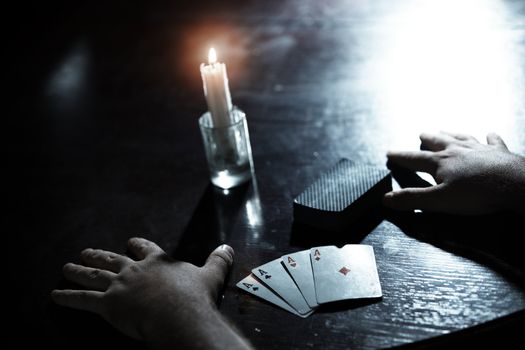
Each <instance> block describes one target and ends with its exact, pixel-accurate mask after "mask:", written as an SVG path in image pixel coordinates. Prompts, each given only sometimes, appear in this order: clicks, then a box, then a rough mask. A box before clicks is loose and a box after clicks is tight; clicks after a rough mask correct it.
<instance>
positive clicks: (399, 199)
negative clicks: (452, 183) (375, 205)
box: [383, 184, 446, 211]
mask: <svg viewBox="0 0 525 350" xmlns="http://www.w3.org/2000/svg"><path fill="white" fill-rule="evenodd" d="M443 186H444V185H442V184H438V185H435V186H430V187H421V188H420V187H417V188H415V187H410V188H403V189H401V190H397V191H392V192H388V193H386V194H385V195H384V197H383V204H384V205H385V206H387V207H389V208H392V209H396V210H414V209H421V210H429V211H444V210H446V203H444V201H443V200H442V192H443Z"/></svg>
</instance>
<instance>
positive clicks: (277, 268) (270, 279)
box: [252, 258, 312, 315]
mask: <svg viewBox="0 0 525 350" xmlns="http://www.w3.org/2000/svg"><path fill="white" fill-rule="evenodd" d="M252 274H254V275H255V277H257V278H258V279H259V280H260V281H261V282H262V283H264V284H265V285H266V286H267V287H269V288H270V289H271V290H272V291H273V292H274V293H275V294H277V295H279V296H280V297H281V298H282V299H284V300H285V301H286V302H287V303H288V304H290V305H291V306H292V307H293V308H294V309H295V310H296V311H297V312H298V313H300V314H301V315H305V314H307V313H309V312H310V311H312V308H311V307H310V306H308V304H307V303H306V300H305V299H304V297H303V295H302V294H301V292H300V291H299V288H297V285H296V284H295V282H294V280H293V279H292V277H291V276H290V275H289V274H288V272H286V269H285V267H284V266H283V265H282V264H281V258H279V259H275V260H273V261H270V262H269V263H266V264H264V265H261V266H259V267H256V268H254V269H253V270H252Z"/></svg>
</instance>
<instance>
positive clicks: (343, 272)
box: [339, 266, 350, 276]
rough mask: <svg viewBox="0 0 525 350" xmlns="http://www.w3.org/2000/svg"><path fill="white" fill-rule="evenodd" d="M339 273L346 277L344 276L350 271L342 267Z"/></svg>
mask: <svg viewBox="0 0 525 350" xmlns="http://www.w3.org/2000/svg"><path fill="white" fill-rule="evenodd" d="M339 272H341V273H342V274H343V275H345V276H346V274H347V273H349V272H350V269H347V268H346V267H344V266H343V267H342V268H341V270H339Z"/></svg>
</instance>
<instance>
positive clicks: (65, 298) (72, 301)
mask: <svg viewBox="0 0 525 350" xmlns="http://www.w3.org/2000/svg"><path fill="white" fill-rule="evenodd" d="M103 296H104V292H98V291H92V290H72V289H63V290H58V289H55V290H53V291H52V292H51V298H52V299H53V301H54V302H55V303H57V304H58V305H62V306H66V307H70V308H73V309H77V310H85V311H91V312H94V313H97V314H99V315H102V314H103V312H104V308H103V302H102V298H103Z"/></svg>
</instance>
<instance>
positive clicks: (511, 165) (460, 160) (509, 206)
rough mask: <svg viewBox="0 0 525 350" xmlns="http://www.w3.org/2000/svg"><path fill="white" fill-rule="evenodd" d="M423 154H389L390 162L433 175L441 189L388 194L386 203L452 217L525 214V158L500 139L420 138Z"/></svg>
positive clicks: (391, 205)
mask: <svg viewBox="0 0 525 350" xmlns="http://www.w3.org/2000/svg"><path fill="white" fill-rule="evenodd" d="M420 139H421V151H416V152H389V153H388V154H387V157H388V163H389V164H394V165H397V166H401V167H404V168H407V169H409V170H412V171H422V172H426V173H429V174H431V175H432V176H433V177H434V179H435V181H436V183H437V185H435V186H430V187H424V188H404V189H401V190H397V191H392V192H389V193H386V194H385V196H384V198H383V203H384V204H385V205H386V206H387V207H390V208H393V209H399V210H414V209H422V210H428V211H433V212H444V213H453V214H487V213H491V212H496V211H502V210H514V211H518V212H521V213H524V212H525V208H524V203H525V158H524V157H522V156H519V155H517V154H514V153H511V152H510V151H509V150H508V148H507V146H506V145H505V143H504V142H503V140H502V139H501V137H500V136H498V135H496V134H493V133H492V134H489V135H487V144H486V145H485V144H481V143H480V142H478V141H477V140H476V139H475V138H474V137H472V136H469V135H464V134H452V133H445V132H441V133H439V134H421V136H420Z"/></svg>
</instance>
